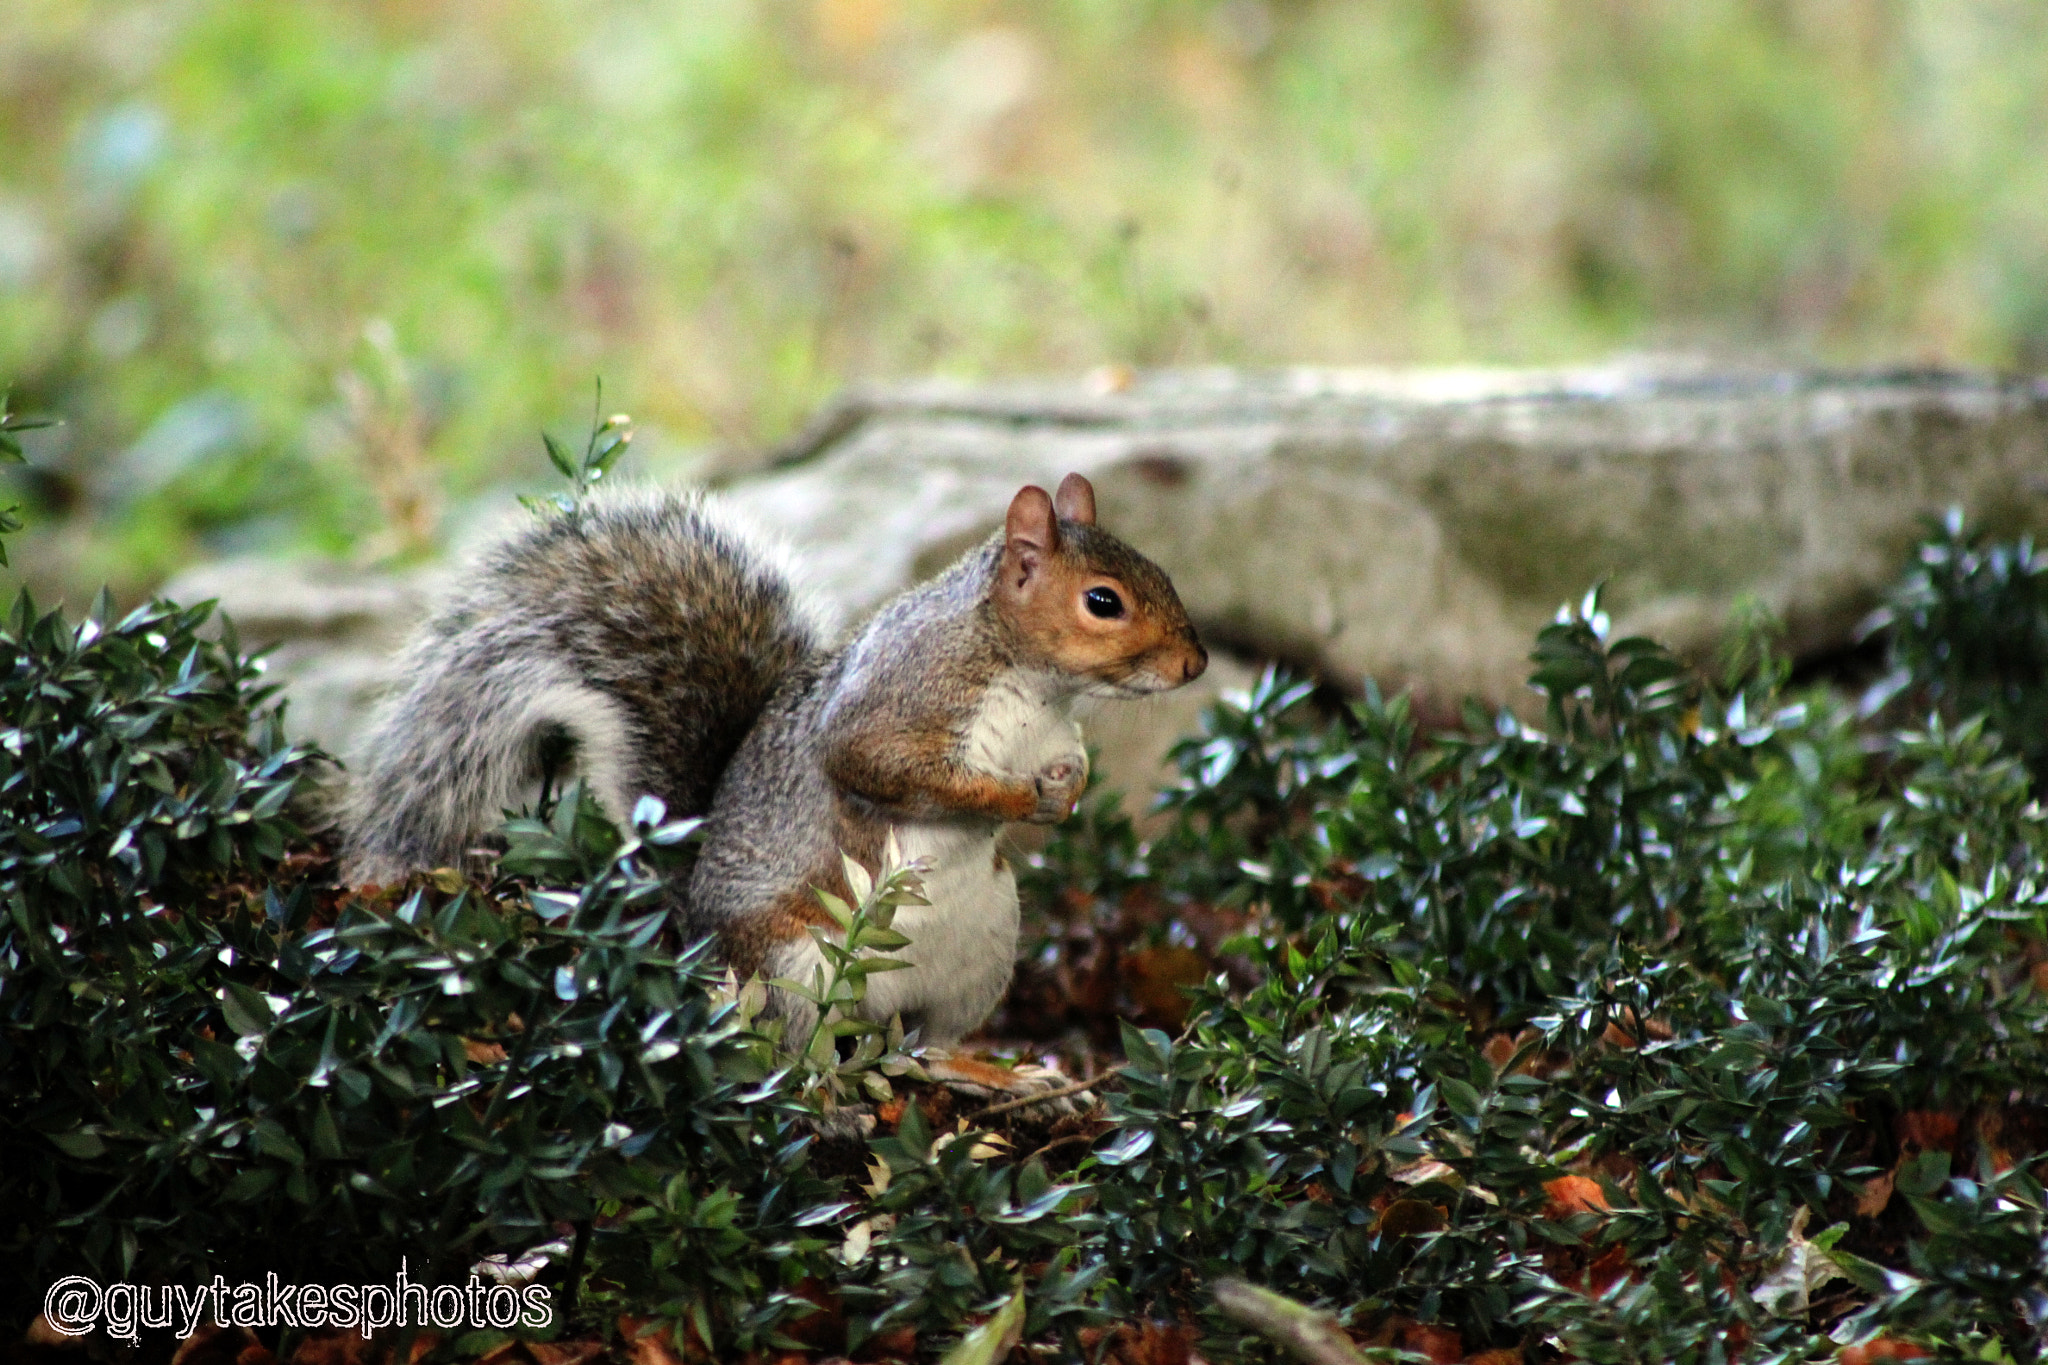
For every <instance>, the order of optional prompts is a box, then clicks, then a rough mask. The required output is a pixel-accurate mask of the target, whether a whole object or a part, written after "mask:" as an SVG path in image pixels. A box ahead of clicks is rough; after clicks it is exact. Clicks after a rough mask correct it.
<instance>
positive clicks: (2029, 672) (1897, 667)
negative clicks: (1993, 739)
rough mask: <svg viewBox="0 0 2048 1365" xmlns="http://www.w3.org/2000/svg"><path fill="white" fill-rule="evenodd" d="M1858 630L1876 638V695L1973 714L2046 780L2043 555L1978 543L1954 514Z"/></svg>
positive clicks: (2047, 664)
mask: <svg viewBox="0 0 2048 1365" xmlns="http://www.w3.org/2000/svg"><path fill="white" fill-rule="evenodd" d="M1929 532H1930V533H1929V535H1928V537H1927V539H1926V540H1925V541H1923V542H1921V544H1920V546H1919V548H1918V549H1917V550H1916V551H1915V553H1914V556H1913V562H1912V565H1911V566H1910V567H1909V568H1908V569H1907V571H1906V573H1905V575H1904V576H1903V577H1902V578H1901V579H1900V580H1899V582H1898V583H1897V584H1896V585H1894V586H1893V588H1892V590H1891V591H1890V592H1889V593H1888V594H1886V597H1885V603H1884V605H1883V606H1882V607H1880V608H1879V609H1878V611H1877V612H1876V613H1875V614H1874V615H1873V616H1872V617H1871V618H1870V620H1869V622H1868V623H1867V625H1866V628H1867V629H1870V630H1880V629H1881V630H1885V631H1886V632H1887V634H1888V653H1889V655H1890V658H1891V663H1892V671H1891V674H1890V676H1889V677H1888V678H1887V679H1886V681H1885V683H1884V684H1882V685H1881V687H1880V691H1879V696H1885V695H1887V694H1889V693H1891V692H1894V691H1897V690H1898V689H1901V688H1904V687H1914V688H1917V690H1919V691H1920V692H1922V693H1924V694H1925V695H1926V696H1927V698H1929V699H1931V700H1933V701H1936V702H1939V703H1941V704H1943V705H1944V706H1946V707H1947V708H1948V709H1949V710H1950V712H1951V713H1952V714H1961V715H1966V716H1967V715H1974V714H1979V713H1981V714H1983V715H1985V716H1986V717H1988V719H1989V722H1990V724H1991V727H1992V728H1993V729H1994V730H1996V731H1998V733H1999V734H2001V735H2003V736H2005V737H2006V739H2007V740H2009V741H2010V742H2011V743H2012V744H2013V745H2014V746H2015V747H2016V748H2017V749H2018V750H2019V752H2020V753H2021V754H2022V755H2023V756H2024V757H2025V758H2026V760H2027V763H2028V765H2029V766H2030V767H2031V768H2032V769H2033V770H2034V773H2035V775H2036V777H2037V778H2039V777H2040V776H2041V775H2043V774H2048V686H2044V679H2048V554H2044V553H2043V552H2041V551H2040V550H2037V549H2036V548H2035V547H2034V542H2033V539H2032V537H2022V538H2021V539H2019V540H2016V541H2008V542H2002V543H1997V544H1987V543H1986V542H1985V538H1984V535H1983V533H1982V532H1971V531H1969V530H1968V529H1966V527H1965V526H1964V523H1963V514H1962V512H1961V511H1960V510H1951V511H1950V512H1949V513H1948V515H1947V516H1945V517H1944V518H1942V520H1941V521H1940V522H1938V523H1936V524H1934V525H1933V526H1931V527H1930V528H1929Z"/></svg>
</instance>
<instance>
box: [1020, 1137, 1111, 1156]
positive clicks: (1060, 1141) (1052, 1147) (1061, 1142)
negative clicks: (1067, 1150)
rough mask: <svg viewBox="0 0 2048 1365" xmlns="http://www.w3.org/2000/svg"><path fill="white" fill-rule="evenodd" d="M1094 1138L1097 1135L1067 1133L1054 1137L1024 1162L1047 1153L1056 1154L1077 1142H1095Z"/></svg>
mask: <svg viewBox="0 0 2048 1365" xmlns="http://www.w3.org/2000/svg"><path fill="white" fill-rule="evenodd" d="M1096 1136H1097V1135H1096V1134H1094V1133H1069V1134H1067V1135H1066V1136H1065V1137H1056V1138H1054V1139H1053V1140H1052V1141H1051V1142H1048V1143H1046V1144H1045V1146H1043V1147H1040V1148H1039V1149H1038V1150H1037V1151H1035V1152H1033V1153H1032V1154H1031V1155H1030V1156H1027V1157H1025V1158H1024V1159H1025V1160H1026V1161H1030V1160H1033V1159H1034V1158H1037V1157H1042V1156H1044V1155H1045V1154H1046V1153H1047V1152H1056V1151H1058V1150H1059V1149H1060V1148H1062V1147H1071V1146H1073V1145H1074V1144H1075V1143H1077V1142H1093V1141H1095V1139H1096Z"/></svg>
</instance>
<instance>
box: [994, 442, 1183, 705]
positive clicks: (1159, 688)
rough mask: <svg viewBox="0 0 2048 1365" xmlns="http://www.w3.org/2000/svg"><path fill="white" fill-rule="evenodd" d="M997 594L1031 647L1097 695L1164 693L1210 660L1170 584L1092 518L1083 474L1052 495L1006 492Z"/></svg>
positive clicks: (1025, 490)
mask: <svg viewBox="0 0 2048 1365" xmlns="http://www.w3.org/2000/svg"><path fill="white" fill-rule="evenodd" d="M993 601H994V604H995V608H996V611H997V612H998V613H999V614H1000V615H1001V616H1002V617H1003V618H1004V619H1005V620H1007V621H1008V622H1009V623H1010V625H1011V626H1012V627H1013V628H1014V629H1015V630H1016V631H1017V633H1018V635H1019V636H1020V637H1021V639H1022V642H1023V643H1024V645H1025V647H1026V649H1027V650H1028V651H1030V652H1031V653H1034V654H1036V655H1038V656H1039V657H1040V658H1041V659H1042V661H1043V662H1044V663H1045V664H1047V665H1048V666H1051V667H1054V668H1057V669H1058V670H1060V671H1061V672H1065V673H1068V674H1072V675H1074V676H1076V677H1081V678H1086V679H1087V680H1088V690H1089V691H1091V692H1095V693H1098V694H1100V695H1105V696H1120V697H1135V696H1143V695H1144V694H1146V693H1148V692H1163V691H1165V690H1166V689H1168V688H1170V687H1179V686H1180V685H1181V684H1182V683H1185V682H1191V681H1193V680H1194V679H1195V678H1198V677H1200V676H1201V673H1202V670H1203V669H1205V668H1207V667H1208V666H1209V653H1208V651H1207V650H1205V649H1203V648H1202V642H1201V641H1200V640H1198V639H1196V638H1195V628H1194V626H1192V625H1191V624H1189V622H1188V614H1187V612H1186V611H1185V610H1184V609H1182V607H1181V604H1180V597H1179V595H1178V594H1177V593H1175V592H1174V590H1173V584H1172V583H1171V582H1170V581H1169V580H1168V579H1167V577H1166V575H1165V574H1164V573H1162V572H1161V571H1160V569H1159V566H1158V565H1157V564H1154V563H1153V562H1152V561H1151V560H1149V559H1147V558H1145V557H1144V556H1143V555H1141V554H1139V553H1138V552H1137V551H1136V550H1133V549H1132V548H1131V547H1130V546H1128V545H1126V544H1124V543H1123V542H1122V541H1120V540H1118V539H1117V538H1116V537H1115V536H1113V535H1111V534H1109V532H1107V531H1104V530H1101V529H1100V528H1098V527H1097V526H1096V525H1095V489H1094V488H1093V487H1092V486H1091V485H1090V484H1089V482H1088V480H1086V479H1084V478H1082V477H1081V476H1080V475H1079V474H1069V475H1067V477H1066V478H1064V479H1062V480H1060V488H1059V492H1058V493H1056V494H1054V495H1052V496H1051V497H1048V496H1046V492H1045V490H1044V489H1042V488H1023V489H1020V490H1019V491H1018V493H1017V496H1016V497H1014V498H1012V499H1011V500H1010V512H1009V516H1008V517H1007V518H1006V519H1005V520H1004V523H1003V551H1002V557H1001V560H1000V562H999V563H998V565H997V569H996V583H995V589H994V593H993Z"/></svg>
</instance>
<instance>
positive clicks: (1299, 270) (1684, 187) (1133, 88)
mask: <svg viewBox="0 0 2048 1365" xmlns="http://www.w3.org/2000/svg"><path fill="white" fill-rule="evenodd" d="M6 28H7V30H8V31H7V37H6V41H5V43H4V44H0V387H9V388H11V389H12V390H13V391H14V395H15V406H16V407H17V408H22V409H31V410H40V411H49V412H55V413H59V414H62V415H63V416H64V417H66V418H67V424H66V425H65V426H64V427H62V428H60V429H58V430H57V431H56V432H55V433H45V434H43V438H42V439H41V440H40V442H39V443H38V445H37V447H36V452H35V453H36V460H37V467H36V470H35V471H34V472H32V473H31V474H30V475H28V476H26V480H25V482H23V484H22V488H23V490H24V492H23V496H25V497H26V498H27V500H28V502H29V512H30V514H31V521H32V527H33V529H32V530H31V532H30V533H29V534H28V535H27V536H25V537H24V538H23V541H22V542H21V554H20V555H19V556H18V557H19V559H20V560H21V563H22V565H23V572H24V574H25V575H26V576H27V577H28V578H30V579H31V580H32V581H35V582H36V583H37V585H38V586H39V587H42V588H44V590H45V591H60V592H63V591H75V590H76V589H77V588H79V587H81V586H87V585H90V584H91V583H95V582H97V581H99V580H100V579H110V580H112V581H113V582H114V583H115V584H116V586H117V587H118V588H120V589H121V590H123V591H124V592H127V593H131V594H132V593H133V592H135V591H138V590H141V589H143V588H145V587H146V586H147V585H148V584H150V583H151V582H153V581H154V580H156V579H157V578H158V577H160V576H161V575H162V574H163V573H164V572H166V571H168V570H169V569H171V568H173V567H175V566H176V565H177V564H179V563H181V562H184V561H185V560H187V559H189V558H191V557H193V556H195V555H199V554H203V553H208V552H220V551H224V550H230V549H237V548H251V547H255V548H275V549H280V550H286V549H306V548H312V549H319V550H323V551H327V552H333V553H353V554H356V555H358V556H365V557H374V556H377V555H381V554H390V553H402V552H405V551H407V550H409V549H417V548H419V547H420V546H422V545H424V544H426V543H428V542H430V541H431V540H432V539H433V538H434V535H435V534H436V525H437V522H436V516H435V511H436V507H437V505H439V504H441V503H442V502H447V503H450V504H453V505H456V506H459V505H460V504H461V502H462V500H463V499H465V498H468V497H471V496H473V495H475V494H476V493H477V492H478V491H479V490H482V489H484V488H487V487H489V486H491V485H493V484H495V483H497V482H501V481H504V480H506V479H523V480H529V481H530V480H533V479H537V478H538V477H540V475H541V472H542V468H543V466H542V462H541V460H540V458H539V454H538V451H539V445H538V442H537V440H536V439H535V431H536V429H537V428H539V427H541V426H542V425H548V426H550V427H552V428H553V429H555V430H557V431H560V432H563V433H564V434H570V433H572V432H574V431H575V430H577V429H579V428H580V426H581V424H582V421H583V417H584V415H585V413H587V411H588V402H589V394H590V385H591V381H592V378H593V376H595V375H598V374H602V375H603V376H604V379H605V383H606V388H607V395H608V397H607V403H608V405H609V406H613V407H620V408H626V409H629V410H630V411H631V412H632V413H633V414H634V415H635V417H636V418H638V419H639V422H640V424H641V441H640V446H639V453H638V454H637V455H636V459H638V460H639V461H640V462H641V464H642V466H643V468H645V469H647V470H649V471H651V472H655V473H660V474H667V475H676V474H686V473H692V472H694V473H699V474H702V473H707V472H713V471H716V470H718V469H721V468H731V467H734V466H735V465H736V464H739V463H743V462H744V461H745V460H746V459H747V458H749V453H750V452H758V451H759V450H760V449H762V448H763V447H764V445H766V444H767V443H770V442H772V441H773V440H775V439H776V438H778V437H779V436H782V435H784V434H786V433H788V432H789V431H790V430H791V429H792V428H793V427H794V426H795V425H797V424H799V423H800V422H801V421H802V420H803V419H804V417H805V416H806V415H807V414H808V413H810V412H811V411H812V410H813V409H814V408H815V407H816V405H817V404H818V403H819V402H821V401H822V400H823V399H824V398H825V397H827V396H828V395H829V394H830V393H831V392H832V391H833V390H835V389H837V388H839V387H841V386H842V385H845V384H847V383H849V382H855V381H859V380H863V379H877V378H886V377H890V376H898V375H908V374H926V373H934V372H937V373H955V374H962V375H982V374H1018V373H1055V374H1057V373H1079V372H1081V371H1084V370H1086V369H1088V368H1090V367H1092V366H1095V365H1099V364H1103V363H1107V362H1119V363H1130V364H1136V365H1157V364H1198V363H1210V362H1224V363H1244V364H1262V363H1285V362H1333V363H1439V362H1453V361H1501V362H1555V361H1564V360H1571V359H1578V358H1585V357H1590V356H1597V355H1600V354H1603V353H1606V352H1608V351H1611V350H1613V349H1616V348H1672V347H1680V348H1692V349H1699V350H1704V351H1706V352H1709V353H1712V354H1718V355H1724V356H1735V357H1743V358H1759V357H1764V358H1771V359H1814V360H1821V361H1827V362H1832V363H1915V364H1918V363H1975V364H1989V365H1997V366H2021V367H2036V366H2040V365H2042V364H2043V363H2044V357H2048V159H2044V156H2043V153H2042V147H2043V145H2044V141H2048V138H2044V135H2048V8H2044V7H2043V6H2041V5H2039V4H2038V3H2036V2H2035V0H1889V2H1887V3H1877V2H1875V0H1768V2H1767V0H1687V2H1686V3H1683V4H1679V3H1670V4H1665V3H1629V2H1628V0H1273V2H1272V3H1261V2H1260V0H1175V2H1172V3H1169V2H1168V0H1037V3H1023V2H1022V0H1015V2H1013V3H989V2H981V0H952V2H950V3H941V2H940V0H687V2H685V0H672V2H671V3H665V4H656V3H649V2H647V0H531V2H530V3H523V4H511V5H470V4H456V3H452V2H448V0H290V2H289V3H287V2H286V0H148V2H147V3H126V4H116V3H106V2H105V0H95V2H92V3H88V0H12V2H11V3H10V4H9V6H8V16H7V21H6Z"/></svg>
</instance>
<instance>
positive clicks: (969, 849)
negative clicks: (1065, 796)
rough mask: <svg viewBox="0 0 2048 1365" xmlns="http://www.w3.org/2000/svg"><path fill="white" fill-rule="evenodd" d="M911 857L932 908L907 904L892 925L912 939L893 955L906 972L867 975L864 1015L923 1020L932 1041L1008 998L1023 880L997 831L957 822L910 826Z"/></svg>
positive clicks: (902, 831) (901, 835) (902, 834)
mask: <svg viewBox="0 0 2048 1365" xmlns="http://www.w3.org/2000/svg"><path fill="white" fill-rule="evenodd" d="M897 837H898V839H899V840H900V841H901V843H902V846H903V856H904V857H906V858H912V859H915V858H923V859H926V860H927V861H928V862H929V863H930V865H931V870H930V871H929V872H927V873H926V874H925V878H924V894H925V899H926V900H928V901H930V902H931V904H930V905H905V906H901V907H899V908H898V909H897V911H896V919H895V923H894V925H893V927H894V928H895V929H896V931H897V932H899V933H901V934H902V935H903V936H904V937H905V938H908V939H909V940H910V944H909V946H908V947H905V948H901V949H899V950H897V952H896V954H895V956H897V957H900V958H902V959H903V960H904V961H906V962H909V963H911V964H912V965H911V966H910V968H909V969H908V970H905V971H894V972H881V973H878V974H876V975H874V976H871V977H869V978H868V998H867V1000H866V1001H865V1002H864V1007H863V1009H862V1011H861V1012H862V1013H863V1014H864V1015H866V1016H867V1017H868V1018H870V1019H875V1020H878V1021H879V1020H886V1019H888V1018H889V1016H890V1015H892V1014H898V1013H900V1014H902V1015H903V1021H904V1023H905V1024H906V1025H916V1024H918V1023H919V1022H922V1024H923V1028H924V1040H925V1041H926V1042H928V1043H950V1042H953V1041H954V1040H956V1039H958V1038H959V1037H960V1036H961V1035H962V1034H965V1033H967V1032H969V1031H971V1030H973V1029H974V1028H975V1027H976V1026H978V1025H979V1024H980V1023H981V1021H982V1020H984V1019H986V1018H988V1014H989V1011H990V1010H992V1009H994V1008H995V1007H996V1003H997V1002H998V1001H999V1000H1001V999H1002V998H1003V991H1004V990H1005V989H1007V988H1008V986H1009V984H1010V971H1011V969H1012V967H1014V966H1015V964H1016V960H1017V879H1016V877H1015V876H1013V875H1012V874H1011V872H1010V868H1009V865H1008V864H1007V863H1005V862H1004V861H1003V860H1002V859H1001V858H1000V857H999V856H998V854H997V852H996V835H995V831H994V830H993V829H991V828H988V827H987V826H980V825H962V824H959V823H946V824H939V823H932V824H910V825H904V826H902V827H901V828H899V829H898V830H897Z"/></svg>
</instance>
